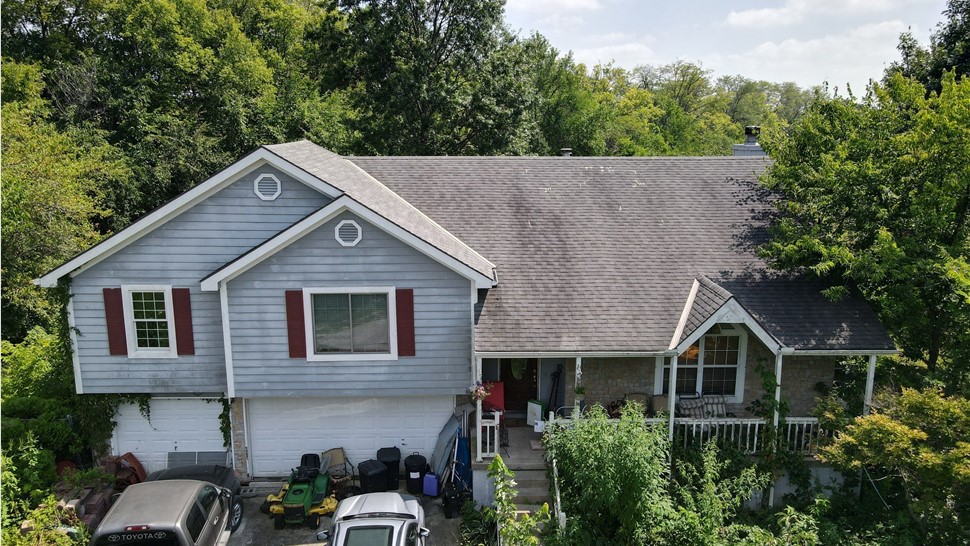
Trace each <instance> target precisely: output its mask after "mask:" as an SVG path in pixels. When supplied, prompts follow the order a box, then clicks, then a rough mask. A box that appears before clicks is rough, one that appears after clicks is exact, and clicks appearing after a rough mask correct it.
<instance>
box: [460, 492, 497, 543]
mask: <svg viewBox="0 0 970 546" xmlns="http://www.w3.org/2000/svg"><path fill="white" fill-rule="evenodd" d="M458 532H459V533H460V534H461V546H494V545H495V543H496V540H495V538H496V537H497V536H498V532H497V530H496V525H495V518H494V517H493V516H492V515H491V514H490V513H489V512H487V511H486V510H485V508H484V507H483V508H478V507H477V506H475V502H474V501H471V500H470V501H468V502H466V503H465V504H464V505H462V507H461V523H459V525H458Z"/></svg>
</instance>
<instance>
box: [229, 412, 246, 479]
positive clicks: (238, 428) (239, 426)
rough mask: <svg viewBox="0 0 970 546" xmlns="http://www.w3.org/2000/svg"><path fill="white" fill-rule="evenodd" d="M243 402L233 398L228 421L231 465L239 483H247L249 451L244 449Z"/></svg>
mask: <svg viewBox="0 0 970 546" xmlns="http://www.w3.org/2000/svg"><path fill="white" fill-rule="evenodd" d="M244 403H245V401H244V400H243V399H242V398H234V399H233V400H232V402H231V403H230V406H229V419H230V421H231V425H232V464H233V467H234V468H235V470H236V474H238V475H239V476H240V481H249V479H250V477H251V476H250V474H249V451H248V450H247V449H246V426H245V419H244V418H243V416H244V415H245V414H246V412H245V410H244V409H243V404H244Z"/></svg>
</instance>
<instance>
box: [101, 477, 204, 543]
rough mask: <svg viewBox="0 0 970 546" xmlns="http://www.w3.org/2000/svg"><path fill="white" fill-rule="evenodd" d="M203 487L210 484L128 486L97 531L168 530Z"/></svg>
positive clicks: (174, 482) (176, 482)
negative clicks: (138, 527)
mask: <svg viewBox="0 0 970 546" xmlns="http://www.w3.org/2000/svg"><path fill="white" fill-rule="evenodd" d="M204 485H209V484H207V483H205V482H200V481H196V480H165V481H158V482H144V483H138V484H135V485H130V486H128V487H127V488H125V490H124V492H123V493H122V494H121V496H120V497H119V498H118V500H117V501H115V503H114V506H112V507H111V510H109V511H108V513H107V515H105V517H104V520H103V521H102V522H101V525H100V526H99V527H98V531H99V532H100V533H111V532H116V531H120V530H124V528H125V527H128V526H131V525H148V526H162V525H164V526H166V527H170V526H171V525H172V524H173V523H175V522H178V521H181V520H182V516H183V515H184V514H185V512H186V511H188V509H189V507H190V506H192V503H193V501H194V500H195V498H196V497H197V495H198V492H199V489H200V488H201V487H202V486H204Z"/></svg>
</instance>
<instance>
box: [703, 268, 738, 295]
mask: <svg viewBox="0 0 970 546" xmlns="http://www.w3.org/2000/svg"><path fill="white" fill-rule="evenodd" d="M696 279H697V281H698V282H699V283H700V284H701V285H702V286H703V287H704V288H707V289H708V290H710V291H711V292H714V293H715V294H717V295H718V296H721V297H722V298H724V299H728V298H733V297H734V294H732V293H731V291H730V290H728V289H727V288H724V287H723V286H721V285H719V284H717V283H716V282H714V280H712V279H711V278H710V277H708V276H707V275H704V274H703V273H699V274H698V276H697V277H696Z"/></svg>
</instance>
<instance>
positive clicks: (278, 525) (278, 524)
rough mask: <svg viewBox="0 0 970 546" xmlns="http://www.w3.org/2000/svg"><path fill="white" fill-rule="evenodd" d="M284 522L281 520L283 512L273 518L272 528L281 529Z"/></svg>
mask: <svg viewBox="0 0 970 546" xmlns="http://www.w3.org/2000/svg"><path fill="white" fill-rule="evenodd" d="M285 524H286V522H285V521H283V514H280V515H278V516H276V517H274V518H273V528H274V529H282V528H283V525H285Z"/></svg>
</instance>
